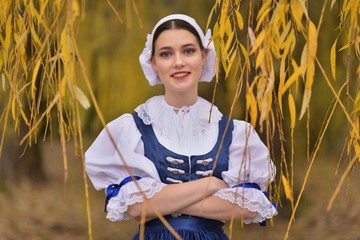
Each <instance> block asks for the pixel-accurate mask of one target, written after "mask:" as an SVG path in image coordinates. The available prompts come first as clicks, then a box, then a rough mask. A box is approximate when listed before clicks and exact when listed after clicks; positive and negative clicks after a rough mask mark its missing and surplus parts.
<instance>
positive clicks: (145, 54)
mask: <svg viewBox="0 0 360 240" xmlns="http://www.w3.org/2000/svg"><path fill="white" fill-rule="evenodd" d="M174 19H180V20H184V21H185V22H187V23H189V24H191V25H192V26H193V27H194V28H195V30H196V31H197V33H198V34H199V36H200V39H201V42H202V45H203V47H204V48H206V49H208V53H207V59H206V62H205V64H204V65H203V68H202V74H201V77H200V79H199V81H200V82H211V80H212V79H213V77H214V75H215V69H214V64H215V58H216V52H215V48H214V43H213V41H211V42H209V40H210V38H211V30H210V29H208V30H207V32H206V35H204V33H203V31H202V30H201V28H200V26H199V25H198V24H197V23H196V21H195V19H193V18H191V17H189V16H187V15H184V14H172V15H169V16H166V17H164V18H162V19H160V21H159V22H158V23H157V24H156V25H155V27H154V29H153V30H152V32H151V34H148V35H147V40H146V43H145V48H144V50H143V51H142V53H141V54H140V57H139V61H140V65H141V67H142V69H143V71H144V74H145V77H146V79H147V80H148V81H149V83H150V85H151V86H154V85H156V84H162V82H161V81H160V79H159V75H158V74H157V72H156V71H155V70H154V69H153V67H152V65H151V51H152V44H153V37H154V33H155V31H156V29H157V28H158V27H159V26H160V25H161V24H163V23H164V22H167V21H170V20H174Z"/></svg>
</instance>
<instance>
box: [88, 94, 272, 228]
mask: <svg viewBox="0 0 360 240" xmlns="http://www.w3.org/2000/svg"><path fill="white" fill-rule="evenodd" d="M210 109H211V115H210ZM135 111H136V112H137V113H138V115H139V117H140V118H141V119H142V120H143V122H144V124H147V125H149V124H152V127H153V129H154V132H155V135H156V137H157V139H158V140H159V142H160V143H161V144H162V145H163V146H164V147H166V148H168V149H169V150H171V151H173V152H175V153H178V154H182V155H187V156H191V155H202V154H205V153H207V152H209V151H210V150H211V149H212V148H213V147H214V145H215V144H216V141H217V138H218V128H219V125H218V123H219V121H220V120H221V118H222V114H221V112H220V111H219V110H218V109H217V107H215V106H212V105H211V103H210V102H208V101H206V100H205V99H203V98H200V97H199V98H198V100H197V102H196V103H195V104H194V105H192V106H190V107H182V108H180V109H176V108H174V107H172V106H170V105H168V104H167V103H166V101H165V100H164V96H155V97H152V98H150V99H149V100H148V101H147V102H146V103H144V104H141V105H140V106H138V107H137V108H136V109H135ZM209 116H210V117H209ZM106 129H107V130H108V132H110V133H111V135H112V138H113V141H114V142H115V143H116V145H117V147H118V150H119V151H120V153H121V155H122V158H121V157H120V156H119V154H118V152H117V151H116V148H115V147H114V146H113V144H112V141H111V138H110V137H109V135H108V133H107V131H106ZM106 129H104V130H103V131H101V133H100V134H99V136H98V137H97V138H96V139H95V141H94V142H93V144H92V145H91V146H90V148H89V149H88V150H87V151H86V153H85V164H86V171H87V173H88V176H89V178H90V180H91V181H92V183H93V185H94V187H95V188H96V189H97V190H100V189H106V188H107V187H108V186H109V185H111V184H119V183H120V182H121V181H122V180H123V179H124V178H125V177H128V176H129V173H128V172H127V170H126V169H125V167H124V166H125V163H124V162H123V161H125V162H126V165H128V166H129V167H130V169H131V171H132V174H134V175H136V176H140V177H141V179H140V180H139V181H138V183H139V186H140V189H141V190H142V191H143V193H144V194H145V195H146V197H147V198H152V197H153V196H154V195H155V194H156V193H157V192H159V191H160V190H161V189H162V188H163V187H164V186H166V184H164V183H162V182H161V181H160V177H159V175H158V172H157V170H156V168H155V166H154V164H153V163H152V161H151V160H149V159H148V158H146V157H145V156H144V143H143V142H142V140H141V134H140V132H139V130H138V129H137V127H136V124H135V122H134V119H133V117H132V115H131V114H124V115H122V116H120V117H119V118H117V119H115V120H113V121H112V122H110V123H109V124H108V125H107V126H106ZM275 173H276V170H275V166H274V164H273V162H272V161H271V159H270V158H269V153H268V149H267V147H266V146H265V145H264V144H263V142H262V141H261V139H260V138H259V136H258V135H257V133H256V132H255V130H254V129H253V128H252V127H251V125H250V124H249V123H247V122H244V121H238V120H234V130H233V133H232V143H231V145H230V148H229V169H228V171H225V172H223V173H222V177H223V180H224V181H225V182H226V183H227V184H228V185H229V188H226V189H222V190H220V191H218V192H216V193H215V194H214V195H216V196H218V197H220V198H222V199H224V200H228V201H231V202H235V203H237V204H238V205H239V206H240V207H242V208H246V209H248V210H250V211H252V212H257V213H258V214H257V216H256V217H255V218H254V219H245V220H244V222H245V223H252V222H262V221H263V220H265V219H267V218H271V217H273V216H274V215H276V214H277V211H276V209H275V208H274V206H273V205H272V204H271V202H270V201H269V200H268V198H267V197H266V196H265V195H264V194H263V192H262V191H265V190H266V188H267V186H268V185H269V184H270V183H271V182H272V181H273V180H274V177H275ZM245 182H252V183H257V184H258V185H259V186H260V188H261V191H259V190H257V189H254V188H242V187H239V188H237V187H234V188H233V186H235V185H237V184H239V183H245ZM142 201H144V199H143V195H142V193H141V191H140V190H139V189H138V187H137V186H136V185H135V183H134V182H129V183H127V184H126V185H124V186H123V187H122V188H121V189H120V192H119V193H118V195H117V196H115V197H113V198H111V199H110V201H109V203H108V205H107V218H108V219H110V220H112V221H120V220H126V219H130V217H129V216H128V215H127V213H126V211H127V208H128V206H129V205H132V204H135V203H139V202H142Z"/></svg>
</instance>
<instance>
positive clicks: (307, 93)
mask: <svg viewBox="0 0 360 240" xmlns="http://www.w3.org/2000/svg"><path fill="white" fill-rule="evenodd" d="M310 99H311V88H305V91H304V96H303V102H302V106H301V111H300V117H299V119H301V118H302V117H303V116H304V114H305V112H306V109H307V108H308V106H309V103H310Z"/></svg>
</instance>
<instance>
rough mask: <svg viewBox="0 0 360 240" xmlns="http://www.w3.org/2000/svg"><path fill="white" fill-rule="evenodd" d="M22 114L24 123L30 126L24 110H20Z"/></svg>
mask: <svg viewBox="0 0 360 240" xmlns="http://www.w3.org/2000/svg"><path fill="white" fill-rule="evenodd" d="M20 113H21V116H22V118H23V119H24V122H25V124H26V125H27V126H30V122H29V120H28V118H27V117H26V114H25V113H24V111H23V110H22V108H20Z"/></svg>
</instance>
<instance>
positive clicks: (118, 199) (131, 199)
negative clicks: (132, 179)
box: [106, 178, 166, 222]
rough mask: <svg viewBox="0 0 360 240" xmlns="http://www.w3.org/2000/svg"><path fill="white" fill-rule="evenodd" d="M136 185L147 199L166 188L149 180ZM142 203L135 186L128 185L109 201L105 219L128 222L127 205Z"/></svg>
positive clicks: (140, 195)
mask: <svg viewBox="0 0 360 240" xmlns="http://www.w3.org/2000/svg"><path fill="white" fill-rule="evenodd" d="M138 183H139V185H140V188H141V189H142V190H143V192H144V194H145V196H146V198H147V199H150V198H152V197H153V196H154V195H155V194H156V193H158V192H159V191H160V190H161V189H162V188H163V187H164V186H166V184H163V183H161V182H159V181H156V180H154V179H151V178H143V179H141V180H139V181H138ZM143 201H144V197H143V195H142V193H141V192H139V190H138V189H137V187H136V185H135V184H134V183H128V184H126V185H124V186H123V187H122V188H121V190H120V192H119V194H118V195H117V196H115V197H113V198H111V199H110V201H109V203H108V205H107V208H106V210H107V215H106V218H107V219H109V220H110V221H113V222H115V221H121V220H129V219H131V217H130V216H129V215H128V214H127V213H126V211H127V209H128V207H129V205H133V204H135V203H139V202H143Z"/></svg>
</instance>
